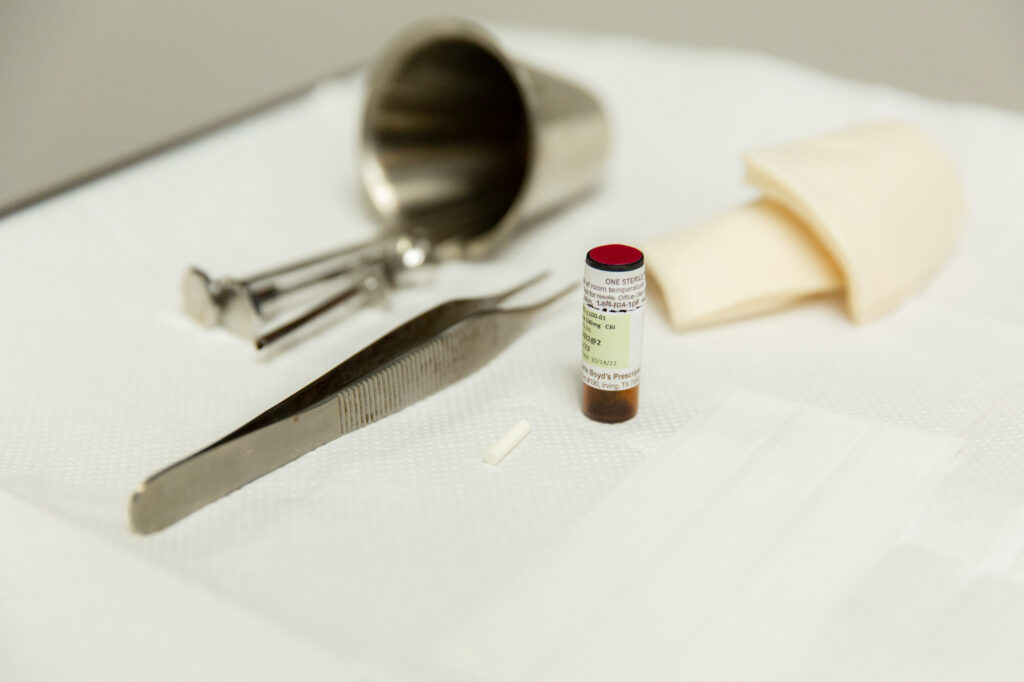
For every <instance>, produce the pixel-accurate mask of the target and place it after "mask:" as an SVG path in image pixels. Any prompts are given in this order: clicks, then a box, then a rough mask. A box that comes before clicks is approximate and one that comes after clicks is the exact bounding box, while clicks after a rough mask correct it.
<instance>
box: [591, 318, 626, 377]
mask: <svg viewBox="0 0 1024 682" xmlns="http://www.w3.org/2000/svg"><path fill="white" fill-rule="evenodd" d="M630 317H631V315H630V314H629V313H604V312H600V311H598V310H591V309H590V308H588V307H587V306H583V361H584V362H586V363H588V364H590V365H593V366H594V367H607V368H608V369H628V368H629V321H630Z"/></svg>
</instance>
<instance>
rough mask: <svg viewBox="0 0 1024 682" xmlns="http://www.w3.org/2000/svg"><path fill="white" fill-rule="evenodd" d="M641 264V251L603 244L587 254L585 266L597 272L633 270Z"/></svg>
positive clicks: (621, 245) (628, 247)
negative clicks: (595, 269)
mask: <svg viewBox="0 0 1024 682" xmlns="http://www.w3.org/2000/svg"><path fill="white" fill-rule="evenodd" d="M643 264H644V254H643V251H641V250H640V249H637V248H635V247H632V246H626V245H625V244H605V245H604V246H597V247H594V248H593V249H591V250H590V251H589V252H587V265H589V266H591V267H593V268H597V269H599V270H612V271H622V270H635V269H637V268H639V267H640V266H641V265H643Z"/></svg>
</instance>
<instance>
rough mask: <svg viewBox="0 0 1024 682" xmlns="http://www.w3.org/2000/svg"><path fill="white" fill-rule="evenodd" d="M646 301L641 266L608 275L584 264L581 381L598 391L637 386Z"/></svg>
mask: <svg viewBox="0 0 1024 682" xmlns="http://www.w3.org/2000/svg"><path fill="white" fill-rule="evenodd" d="M646 301H647V279H646V276H645V275H644V266H642V265H641V266H640V267H639V268H637V269H636V270H627V271H625V272H609V271H608V270H599V269H597V268H595V267H591V266H590V265H584V271H583V383H585V384H587V385H588V386H593V387H594V388H599V389H601V390H603V391H623V390H626V389H627V388H633V387H634V386H636V385H637V384H639V383H640V347H641V344H642V342H643V333H644V303H645V302H646Z"/></svg>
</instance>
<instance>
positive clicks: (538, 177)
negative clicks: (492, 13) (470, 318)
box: [361, 19, 609, 258]
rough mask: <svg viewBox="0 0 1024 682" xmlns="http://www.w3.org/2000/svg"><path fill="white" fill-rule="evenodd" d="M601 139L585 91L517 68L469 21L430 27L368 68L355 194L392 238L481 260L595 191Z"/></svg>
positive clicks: (403, 38)
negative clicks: (525, 227)
mask: <svg viewBox="0 0 1024 682" xmlns="http://www.w3.org/2000/svg"><path fill="white" fill-rule="evenodd" d="M608 141H609V131H608V121H607V118H606V117H605V114H604V111H603V109H602V108H601V105H600V103H599V102H598V101H597V99H596V98H595V97H594V96H593V95H591V94H590V93H588V92H587V91H585V90H583V89H582V88H580V87H578V86H576V85H574V84H572V83H569V82H567V81H565V80H563V79H561V78H558V77H556V76H552V75H550V74H548V73H545V72H544V71H541V70H539V69H536V68H533V67H529V66H525V65H524V64H522V63H520V62H518V61H515V60H513V59H512V58H511V57H509V56H508V55H507V54H506V53H505V51H504V50H503V49H502V48H501V47H500V46H499V45H498V43H497V42H496V41H495V39H494V37H493V36H492V35H491V34H490V32H488V31H487V30H486V29H484V28H483V27H481V26H480V25H478V24H476V23H473V22H470V21H466V20H463V19H438V20H431V21H427V22H425V23H421V24H417V25H415V26H413V27H411V28H410V29H408V30H406V31H405V32H403V33H402V34H400V35H399V36H398V37H397V38H396V39H395V41H394V42H393V43H392V44H391V45H390V46H389V47H388V48H387V49H386V50H385V52H384V54H383V55H382V56H381V57H380V59H379V60H378V62H377V64H376V66H375V68H374V69H373V73H372V75H371V77H370V81H369V93H368V96H367V99H366V107H365V112H364V116H363V130H362V158H361V171H362V178H363V187H364V188H365V190H366V195H367V197H368V198H369V202H370V204H371V206H372V207H373V208H374V209H375V211H376V212H377V214H378V215H379V216H380V219H381V221H382V223H383V225H384V226H385V228H386V229H387V230H388V231H389V232H393V233H404V234H411V235H413V236H416V237H422V238H425V239H427V240H428V241H430V242H431V243H432V244H433V246H434V249H435V253H434V256H435V257H440V258H446V257H459V258H479V257H482V256H486V255H488V254H489V253H491V252H492V251H493V250H494V249H495V248H496V247H498V246H499V245H500V244H501V243H502V242H503V241H505V240H506V239H507V238H508V236H509V235H510V234H511V233H512V232H513V231H514V230H515V228H516V227H517V226H518V225H521V224H523V223H524V222H527V221H529V220H530V219H533V218H536V217H538V216H540V215H542V214H543V213H545V212H546V211H548V210H550V209H553V208H555V207H558V206H560V205H562V204H564V203H566V202H568V201H569V200H571V199H573V198H574V197H576V196H577V195H579V194H581V193H582V192H584V191H585V190H587V189H588V188H590V187H592V186H593V185H594V183H595V182H596V180H597V178H598V175H599V173H600V171H601V167H602V166H603V164H604V161H605V158H606V157H607V155H608Z"/></svg>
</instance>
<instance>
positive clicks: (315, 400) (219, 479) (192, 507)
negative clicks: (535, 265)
mask: <svg viewBox="0 0 1024 682" xmlns="http://www.w3.org/2000/svg"><path fill="white" fill-rule="evenodd" d="M545 276H546V274H542V275H539V276H538V277H534V278H533V279H531V280H529V281H527V282H525V283H523V284H521V285H519V286H517V287H514V288H512V289H510V290H508V291H505V292H503V293H500V294H496V295H494V296H486V297H482V298H468V299H456V300H452V301H448V302H447V303H442V304H441V305H438V306H437V307H435V308H432V309H431V310H428V311H427V312H425V313H423V314H421V315H419V316H417V317H415V318H413V319H411V320H409V321H408V322H406V323H405V324H402V325H401V326H399V327H397V328H396V329H394V330H392V331H391V332H389V333H388V334H386V335H385V336H383V337H381V338H380V339H378V340H377V341H375V342H374V343H372V344H371V345H369V346H367V347H366V348H364V349H363V350H361V351H359V352H358V353H356V354H355V355H353V356H352V357H350V358H349V359H348V360H345V361H344V362H342V363H341V364H340V365H338V366H337V367H335V368H334V369H332V370H330V371H329V372H327V373H326V374H324V375H323V376H321V377H320V378H319V379H317V380H315V381H313V382H312V383H310V384H309V385H307V386H306V387H305V388H302V389H300V390H299V391H298V392H296V393H294V394H293V395H291V396H290V397H288V398H286V399H284V400H283V401H281V402H280V403H278V404H277V405H275V406H274V407H271V408H270V409H269V410H267V411H266V412H264V413H263V414H261V415H259V416H258V417H256V418H255V419H253V420H252V421H250V422H249V423H247V424H245V425H244V426H242V427H241V428H239V429H237V430H235V431H233V432H231V433H229V434H228V435H227V436H225V437H224V438H221V439H220V440H218V441H217V442H216V443H213V444H212V445H210V446H208V447H206V448H203V449H202V450H200V451H199V452H197V453H195V454H193V455H191V456H189V457H186V458H185V459H182V460H180V461H178V462H176V463H174V464H172V465H170V466H168V467H167V468H165V469H163V470H161V471H158V472H157V473H155V474H153V475H152V476H150V477H149V478H147V479H146V480H145V481H143V482H142V483H141V484H140V485H139V487H138V488H137V489H136V491H135V493H134V494H133V495H132V499H131V504H130V508H129V518H130V522H131V527H132V530H134V531H135V532H137V533H153V532H156V531H159V530H163V529H164V528H166V527H168V526H170V525H171V524H173V523H176V522H177V521H180V520H181V519H183V518H185V517H186V516H188V515H189V514H191V513H192V512H194V511H196V510H198V509H201V508H202V507H204V506H206V505H208V504H210V503H211V502H213V501H215V500H217V499H220V498H221V497H223V496H224V495H227V494H228V493H230V492H232V491H235V490H237V489H239V488H241V487H242V486H244V485H245V484H247V483H251V482H252V481H254V480H256V479H257V478H260V477H261V476H264V475H266V474H268V473H270V472H271V471H273V470H274V469H277V468H278V467H280V466H283V465H285V464H287V463H288V462H291V461H292V460H294V459H297V458H298V457H301V456H302V455H304V454H306V453H307V452H310V451H311V450H314V449H316V448H318V447H320V446H321V445H324V444H325V443H329V442H330V441H332V440H334V439H335V438H338V437H339V436H343V435H345V434H346V433H349V432H351V431H355V430H356V429H358V428H360V427H362V426H365V425H367V424H370V423H372V422H375V421H377V420H378V419H381V418H383V417H386V416H388V415H391V414H394V413H395V412H398V411H399V410H401V409H403V408H405V407H407V406H409V405H411V404H413V403H415V402H417V401H418V400H421V399H423V398H426V397H427V396H429V395H431V394H433V393H435V392H436V391H439V390H440V389H442V388H444V387H445V386H448V385H450V384H452V383H454V382H456V381H458V380H459V379H462V378H464V377H466V376H468V375H469V374H471V373H472V372H474V371H475V370H477V369H479V368H480V367H482V366H483V365H485V364H486V363H487V362H488V361H489V360H491V359H492V358H494V357H495V356H496V355H498V353H499V352H501V350H502V348H504V347H505V346H506V345H508V344H509V343H511V342H512V340H513V339H515V337H517V336H518V335H519V334H520V333H521V332H523V331H524V330H525V329H526V327H527V325H528V323H529V321H530V319H531V318H532V317H533V315H534V314H535V313H537V312H538V311H540V310H541V309H542V308H544V307H545V306H547V305H548V304H549V303H551V302H553V301H555V300H556V299H558V298H559V297H561V296H563V295H564V294H566V293H568V292H569V291H570V290H571V289H573V288H575V285H573V286H571V287H568V288H566V289H563V290H561V291H559V292H558V293H556V294H554V295H552V296H550V297H549V298H546V299H544V300H542V301H540V302H537V303H534V304H531V305H528V306H523V307H518V308H501V307H499V304H500V303H501V302H502V301H504V300H505V299H507V298H508V297H509V296H512V295H513V294H515V293H518V292H519V291H522V290H523V289H525V288H526V287H529V286H531V285H533V284H535V283H536V282H537V281H538V280H540V279H541V278H543V277H545Z"/></svg>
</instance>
